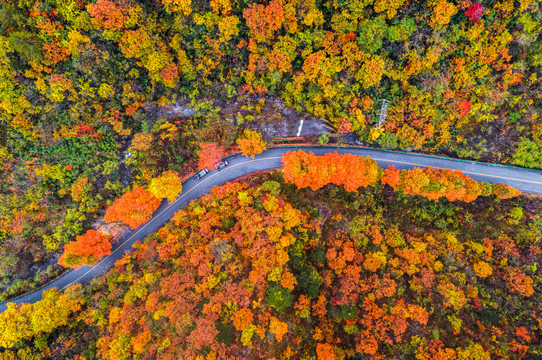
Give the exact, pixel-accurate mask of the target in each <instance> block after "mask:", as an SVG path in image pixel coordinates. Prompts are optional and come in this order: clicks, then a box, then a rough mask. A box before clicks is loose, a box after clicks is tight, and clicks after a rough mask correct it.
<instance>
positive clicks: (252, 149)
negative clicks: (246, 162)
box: [237, 129, 266, 159]
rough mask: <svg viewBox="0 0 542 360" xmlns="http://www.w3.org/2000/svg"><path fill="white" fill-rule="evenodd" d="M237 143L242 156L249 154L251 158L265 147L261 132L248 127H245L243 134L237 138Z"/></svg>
mask: <svg viewBox="0 0 542 360" xmlns="http://www.w3.org/2000/svg"><path fill="white" fill-rule="evenodd" d="M237 145H238V146H239V150H241V153H242V154H243V155H244V156H250V157H252V158H253V159H254V155H258V154H260V153H261V152H262V151H264V150H265V149H266V143H265V141H263V139H262V134H260V133H259V132H257V131H253V130H250V129H245V131H244V132H243V135H242V136H241V137H239V138H238V139H237Z"/></svg>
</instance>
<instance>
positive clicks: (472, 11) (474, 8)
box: [465, 4, 485, 21]
mask: <svg viewBox="0 0 542 360" xmlns="http://www.w3.org/2000/svg"><path fill="white" fill-rule="evenodd" d="M484 11H485V9H484V7H483V6H482V5H480V4H472V5H471V6H469V8H468V9H467V11H465V15H466V16H467V17H468V18H469V19H471V21H478V20H479V19H480V16H482V14H483V13H484Z"/></svg>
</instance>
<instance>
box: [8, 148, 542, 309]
mask: <svg viewBox="0 0 542 360" xmlns="http://www.w3.org/2000/svg"><path fill="white" fill-rule="evenodd" d="M299 149H301V150H304V151H306V152H309V151H313V152H314V153H315V154H316V155H323V154H325V153H328V152H334V151H337V152H338V153H339V154H347V153H348V154H354V155H363V156H369V157H371V158H372V159H374V160H376V162H377V163H378V165H379V166H380V167H382V168H386V167H388V166H389V165H392V164H393V165H395V167H396V168H398V169H411V168H414V167H439V168H450V169H453V170H461V171H462V172H463V173H464V174H466V175H468V176H470V177H471V178H473V179H475V180H479V181H486V182H489V183H504V184H508V185H511V186H513V187H515V188H516V189H519V190H521V191H523V192H527V193H536V194H542V171H538V170H527V169H522V168H517V167H511V166H504V165H493V164H486V163H479V162H474V161H465V160H456V159H449V158H442V157H436V156H427V155H419V154H412V153H404V152H397V151H385V150H376V149H367V148H360V147H331V146H285V147H274V148H271V149H269V150H266V151H264V152H263V153H261V154H259V155H257V156H256V157H255V158H254V159H251V158H247V157H244V156H241V155H239V154H235V155H230V156H228V162H229V165H228V166H227V167H226V168H224V169H222V170H221V171H217V170H211V171H209V173H208V174H207V175H206V176H205V177H204V178H203V179H201V180H199V181H198V180H195V179H194V177H191V178H189V179H187V180H186V181H184V183H183V191H182V193H181V195H180V196H178V197H177V199H176V200H175V201H174V202H173V203H171V204H170V203H168V202H167V201H166V200H164V201H163V202H162V204H160V206H159V207H158V209H157V210H156V212H155V213H154V214H153V217H152V218H151V219H150V220H149V221H148V222H146V223H145V224H143V225H141V226H140V227H138V228H137V229H135V230H132V231H130V232H128V233H127V234H126V235H125V236H123V237H122V238H121V239H120V241H119V242H118V243H117V244H116V245H115V246H114V247H113V249H112V252H111V254H110V255H107V256H105V257H104V258H102V259H101V260H100V261H99V262H98V263H97V264H96V265H94V266H84V267H81V268H78V269H76V270H71V271H68V272H66V273H64V275H62V276H60V277H58V278H56V279H55V280H53V281H52V282H50V283H49V284H47V285H45V286H44V287H42V288H40V289H38V290H36V291H33V292H31V293H27V294H24V295H22V296H20V297H18V298H15V299H11V300H8V301H6V302H3V303H0V312H2V311H4V310H5V309H6V308H7V302H14V303H16V304H20V303H34V302H36V301H38V300H40V299H41V297H42V293H43V291H44V290H48V289H51V288H57V289H60V290H64V289H65V288H66V287H68V286H70V285H74V284H78V283H87V282H89V281H90V280H91V279H93V278H95V277H97V276H99V275H101V274H103V273H105V272H106V271H107V270H108V269H109V268H111V267H112V266H113V264H114V263H115V262H116V261H117V260H118V259H120V258H121V257H122V256H123V255H124V253H125V252H127V251H130V250H131V249H132V244H133V243H134V242H135V241H137V240H143V239H144V238H145V237H146V236H148V235H149V234H151V233H153V232H155V231H156V230H157V229H158V228H160V227H161V226H162V225H163V224H164V223H165V222H166V221H168V220H169V219H170V218H171V217H172V216H173V215H174V214H175V212H177V211H178V210H179V209H181V208H182V207H184V206H186V205H187V204H188V203H189V202H190V201H192V200H194V199H197V198H199V197H201V196H202V195H204V194H205V193H207V192H208V191H209V190H210V189H212V188H213V187H214V186H217V185H223V184H225V183H226V182H227V181H232V180H235V179H238V178H240V177H242V176H245V175H248V174H252V173H254V172H257V171H265V170H272V169H278V168H280V167H281V161H280V158H281V156H282V154H284V153H286V152H287V151H296V150H299Z"/></svg>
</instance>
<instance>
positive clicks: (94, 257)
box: [58, 229, 111, 267]
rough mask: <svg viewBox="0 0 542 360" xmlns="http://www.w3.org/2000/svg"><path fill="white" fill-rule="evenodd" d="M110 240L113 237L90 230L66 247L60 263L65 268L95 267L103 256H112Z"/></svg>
mask: <svg viewBox="0 0 542 360" xmlns="http://www.w3.org/2000/svg"><path fill="white" fill-rule="evenodd" d="M110 239H111V235H109V234H104V233H102V232H99V231H96V230H94V229H90V230H88V231H87V232H86V233H85V234H84V235H80V236H78V237H77V238H76V240H75V241H71V242H70V243H68V244H66V245H64V253H63V254H62V256H61V257H60V259H59V260H58V263H59V264H60V265H62V266H64V267H77V266H81V265H93V264H95V263H96V262H97V261H98V260H99V259H101V258H102V256H104V255H108V254H111V243H110V242H109V240H110Z"/></svg>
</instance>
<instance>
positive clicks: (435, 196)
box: [381, 165, 484, 202]
mask: <svg viewBox="0 0 542 360" xmlns="http://www.w3.org/2000/svg"><path fill="white" fill-rule="evenodd" d="M381 181H382V184H388V185H390V186H391V187H392V188H393V189H395V190H402V191H403V192H404V193H405V194H409V195H421V196H424V197H426V198H428V199H431V200H434V201H438V200H439V199H440V198H442V197H444V198H447V199H448V200H450V201H456V200H461V201H465V202H471V201H474V200H476V198H478V196H480V195H482V192H483V191H484V185H483V184H482V183H479V182H478V181H475V180H472V179H471V178H469V177H468V176H466V175H464V174H463V173H461V171H454V170H450V169H443V170H439V169H437V168H414V169H412V170H401V171H399V170H396V169H395V167H394V166H393V165H391V166H390V167H388V169H386V170H385V171H384V177H382V180H381Z"/></svg>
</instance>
